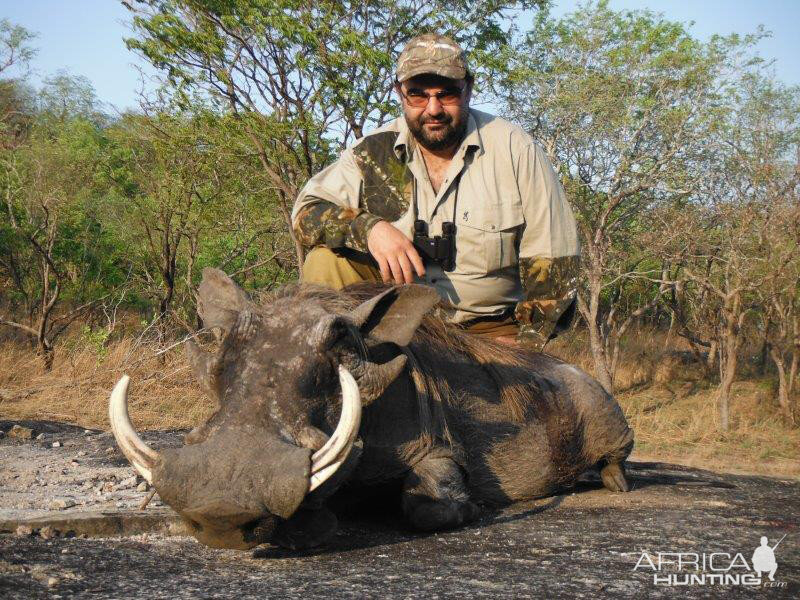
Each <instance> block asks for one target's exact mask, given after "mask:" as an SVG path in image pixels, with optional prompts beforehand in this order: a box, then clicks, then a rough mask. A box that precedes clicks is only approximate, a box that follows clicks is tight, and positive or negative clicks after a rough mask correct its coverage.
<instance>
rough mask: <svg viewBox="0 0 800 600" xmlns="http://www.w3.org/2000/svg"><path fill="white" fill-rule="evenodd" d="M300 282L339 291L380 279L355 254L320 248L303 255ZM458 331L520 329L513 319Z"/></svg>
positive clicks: (488, 333) (494, 333)
mask: <svg viewBox="0 0 800 600" xmlns="http://www.w3.org/2000/svg"><path fill="white" fill-rule="evenodd" d="M301 281H302V282H303V283H315V284H317V285H324V286H326V287H329V288H333V289H335V290H340V289H342V288H343V287H345V286H348V285H351V284H353V283H361V282H364V281H371V282H375V283H379V282H381V281H382V279H381V272H380V269H378V267H377V266H375V264H374V263H373V262H372V260H371V259H370V258H367V257H364V255H362V254H359V253H356V252H350V251H347V250H345V251H341V252H340V251H337V252H333V251H332V250H330V249H329V248H325V247H322V246H319V247H317V248H313V249H312V250H311V252H309V253H308V254H307V255H306V259H305V262H304V263H303V277H302V279H301ZM459 327H461V328H462V329H464V330H465V331H467V332H468V333H472V334H474V335H478V336H481V337H488V338H498V337H501V336H504V337H509V336H516V335H517V333H519V326H518V325H517V324H516V323H515V322H514V319H513V318H512V317H506V318H493V317H487V318H485V319H474V320H472V321H468V322H466V323H461V324H460V325H459Z"/></svg>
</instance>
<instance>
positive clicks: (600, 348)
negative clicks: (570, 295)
mask: <svg viewBox="0 0 800 600" xmlns="http://www.w3.org/2000/svg"><path fill="white" fill-rule="evenodd" d="M578 310H580V311H581V313H582V314H583V320H584V321H586V327H587V329H588V330H589V345H590V348H591V350H592V359H593V361H594V376H595V378H596V379H597V380H598V381H599V382H600V385H602V386H603V389H604V390H605V391H606V392H608V393H609V394H612V393H613V391H614V381H613V379H612V377H611V371H610V369H609V368H608V356H607V355H606V350H605V343H604V342H603V335H602V332H601V331H600V323H599V320H598V312H599V310H600V282H599V281H591V282H590V284H589V303H588V306H587V303H586V301H585V300H584V299H583V298H582V297H581V295H580V294H578Z"/></svg>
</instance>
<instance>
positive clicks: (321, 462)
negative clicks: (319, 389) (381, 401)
mask: <svg viewBox="0 0 800 600" xmlns="http://www.w3.org/2000/svg"><path fill="white" fill-rule="evenodd" d="M339 384H340V385H341V386H342V414H341V416H340V417H339V424H338V425H336V429H335V430H334V432H333V435H331V437H330V439H329V440H328V441H327V442H325V445H324V446H323V447H322V448H320V449H319V450H317V451H316V452H315V453H314V455H313V456H312V457H311V485H310V486H309V489H308V491H309V492H310V491H313V490H314V489H316V488H318V487H319V486H320V485H322V484H323V483H324V482H325V481H326V480H327V479H328V478H329V477H330V476H331V475H333V474H334V473H335V472H336V469H338V468H339V467H340V466H341V465H342V463H343V462H344V461H345V460H346V459H347V456H348V455H349V454H350V450H351V449H352V448H353V443H354V442H355V441H356V437H357V436H358V428H359V426H360V425H361V394H360V392H359V391H358V384H357V383H356V380H355V379H354V378H353V376H352V375H351V374H350V371H348V370H347V369H345V368H344V367H343V366H341V365H340V366H339Z"/></svg>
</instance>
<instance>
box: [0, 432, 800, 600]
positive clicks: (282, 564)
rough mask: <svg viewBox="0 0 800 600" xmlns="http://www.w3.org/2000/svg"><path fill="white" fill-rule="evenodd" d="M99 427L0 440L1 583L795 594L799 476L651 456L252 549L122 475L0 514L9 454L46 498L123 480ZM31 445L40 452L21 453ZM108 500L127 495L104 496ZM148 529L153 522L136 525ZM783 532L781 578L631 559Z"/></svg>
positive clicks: (362, 509) (271, 592)
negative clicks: (531, 497) (67, 500)
mask: <svg viewBox="0 0 800 600" xmlns="http://www.w3.org/2000/svg"><path fill="white" fill-rule="evenodd" d="M0 426H2V423H0ZM4 429H5V428H4ZM103 435H104V434H97V433H95V434H91V435H86V436H84V435H83V433H82V430H80V437H79V438H76V437H69V436H65V435H62V434H60V435H59V437H60V439H62V440H64V444H65V451H62V452H60V453H57V454H54V453H53V452H52V451H51V450H49V448H46V447H44V448H43V447H41V446H40V445H38V443H37V442H32V441H30V442H20V441H19V440H11V439H8V438H6V439H4V440H2V442H0V463H1V464H3V466H4V468H3V469H0V507H3V510H0V516H1V517H2V519H5V521H3V522H5V523H6V525H2V523H0V529H2V530H4V531H5V532H7V533H8V535H0V597H3V598H54V597H56V596H60V597H63V598H67V597H91V598H148V599H150V598H201V597H202V598H237V599H238V598H265V597H276V598H277V597H281V598H284V597H285V598H298V599H300V598H302V599H308V598H316V597H330V598H365V597H390V598H393V597H401V598H426V599H427V598H436V597H439V598H464V597H467V598H505V597H517V598H591V599H594V598H601V597H614V598H651V597H653V598H679V597H680V598H708V597H712V598H740V597H742V598H743V597H752V596H753V594H754V593H757V594H758V595H759V596H761V595H767V594H768V596H769V597H770V598H797V597H798V596H800V527H798V526H799V525H800V483H798V482H796V481H789V480H780V479H772V478H766V477H755V476H744V475H727V474H718V473H712V472H708V471H703V470H699V469H691V468H686V467H679V466H675V465H669V464H662V463H656V462H634V463H632V464H631V465H630V468H629V476H630V481H631V483H632V486H633V491H632V492H630V493H628V494H613V493H611V492H608V491H607V490H605V489H603V488H602V486H601V485H600V484H599V482H598V481H597V480H596V478H595V477H587V478H586V480H585V481H583V482H581V483H579V484H578V485H577V486H576V487H575V488H574V489H573V490H570V491H569V492H567V493H564V494H562V495H559V496H555V497H552V498H545V499H542V500H537V501H532V502H527V503H522V504H517V505H514V506H511V507H508V508H506V509H504V510H502V511H496V512H487V513H486V514H485V515H484V516H483V517H482V518H481V519H480V520H479V521H478V522H477V523H474V524H471V525H469V526H467V527H464V528H462V529H458V530H455V531H450V532H442V533H435V534H420V533H416V532H412V531H409V530H408V529H407V528H406V526H405V524H404V522H403V520H402V518H401V517H400V514H399V511H398V507H397V502H396V499H395V500H391V499H384V500H382V501H373V502H371V503H370V504H362V505H357V504H350V505H348V506H347V507H346V508H340V509H339V511H338V512H339V516H340V529H339V532H338V533H337V535H336V536H335V537H334V538H333V540H332V541H331V542H330V543H329V544H328V545H327V546H326V547H324V548H320V549H318V550H315V551H310V552H303V553H296V552H288V551H283V550H280V549H278V548H274V547H266V546H264V547H260V548H258V549H256V550H255V551H251V552H241V551H232V550H231V551H229V550H214V549H210V548H207V547H205V546H202V545H201V544H199V543H197V542H196V541H194V540H193V539H191V538H188V537H182V536H181V535H175V534H176V533H179V532H180V531H181V529H180V524H179V522H178V521H177V520H176V519H175V516H174V514H173V513H172V512H171V511H170V510H169V509H167V508H164V507H163V506H162V507H161V508H153V505H151V507H149V508H148V509H147V510H145V511H136V510H135V508H134V505H135V504H136V503H137V502H138V501H139V500H141V498H142V496H143V494H142V493H141V492H138V491H136V489H135V488H130V489H126V490H121V491H119V492H117V491H115V492H113V493H112V494H111V496H116V495H117V494H124V495H123V496H121V498H128V497H129V498H130V499H131V500H130V501H128V500H126V499H122V500H120V499H117V498H114V499H113V500H108V501H107V500H101V501H98V502H97V503H95V504H88V503H87V504H86V505H85V506H77V507H74V508H73V509H71V510H68V511H63V510H62V511H56V512H48V511H46V510H43V506H44V505H41V504H40V505H38V508H37V507H36V505H37V503H40V502H46V500H44V497H42V498H40V496H39V495H38V494H39V490H40V488H39V486H36V485H32V484H30V483H29V484H27V485H28V487H29V488H30V492H31V494H30V495H29V497H28V501H29V502H30V503H31V505H33V506H32V507H31V508H28V509H13V510H14V511H16V513H15V515H16V516H12V515H10V514H8V512H9V511H7V510H5V507H7V506H8V504H7V502H6V500H7V499H8V498H9V497H10V496H9V494H10V493H12V492H13V494H18V495H17V496H15V497H16V498H22V497H23V496H24V495H23V492H22V488H23V487H24V486H22V485H18V487H13V486H14V485H17V484H14V482H16V481H17V479H19V478H20V477H22V476H23V472H24V469H23V468H22V467H21V465H20V458H26V459H27V460H28V461H29V466H30V467H31V468H34V469H38V470H39V476H40V477H42V478H44V479H45V480H49V485H48V487H47V488H44V490H43V491H44V492H47V493H50V494H51V497H52V494H53V492H56V493H57V494H59V495H65V496H72V495H74V494H73V492H72V491H70V490H72V489H73V488H75V489H77V485H79V483H78V484H76V483H75V481H78V482H83V481H85V480H86V479H87V478H91V479H92V481H93V482H95V483H96V484H98V485H99V484H101V483H102V482H103V481H106V480H108V481H110V480H111V477H112V475H117V476H118V477H116V478H114V479H113V480H114V481H117V482H121V481H124V480H125V479H126V478H130V477H131V473H130V469H129V468H128V467H127V466H126V465H125V463H124V461H123V460H122V458H121V457H120V456H117V454H118V453H116V452H115V453H114V455H112V456H108V455H106V453H105V448H106V447H108V445H109V442H108V438H107V437H103ZM95 438H99V439H95ZM78 439H80V440H81V441H80V443H79V442H78ZM146 439H147V441H148V443H152V444H153V445H154V446H156V447H163V446H164V445H174V444H177V443H180V436H179V435H178V434H177V433H169V434H156V433H148V434H146ZM78 448H80V450H83V451H86V452H87V454H86V456H85V460H84V459H82V460H81V465H80V467H78V468H77V470H75V469H73V470H71V471H70V470H67V473H66V474H62V473H61V471H62V469H63V467H62V463H60V462H58V461H61V460H63V461H66V462H67V463H68V462H69V460H70V458H71V457H73V456H74V455H75V454H74V452H72V450H74V451H75V452H77V451H78ZM37 452H43V453H45V454H47V455H48V456H49V457H50V459H49V460H51V461H53V463H52V464H50V463H47V462H39V461H38V459H37V460H32V459H34V458H36V457H37V456H38V455H37ZM62 455H63V456H62ZM9 459H10V462H9ZM46 466H50V467H51V468H50V470H45V467H46ZM14 475H16V476H17V477H16V479H15V478H14ZM10 484H13V485H12V488H13V489H12V490H11V492H9V489H8V486H9V485H10ZM84 494H90V495H94V492H92V491H91V489H90V490H89V491H88V492H84ZM125 495H129V496H125ZM119 501H121V502H123V503H125V504H126V508H121V509H117V508H115V507H114V506H113V505H114V504H115V503H116V502H119ZM128 506H129V508H127V507H128ZM23 513H24V514H23ZM34 514H38V515H39V518H38V520H36V519H33V518H32V515H34ZM25 515H27V517H26V516H25ZM137 515H138V517H137ZM137 518H138V519H139V521H138V524H136V523H137V521H136V519H137ZM2 519H0V521H2ZM14 519H16V521H14ZM20 519H23V520H25V519H27V521H25V522H26V523H28V524H27V525H24V527H27V529H24V532H25V534H24V535H16V536H15V535H13V533H14V531H15V530H16V529H17V526H22V525H21V521H20ZM58 519H61V521H58ZM15 522H16V524H17V525H16V526H14V527H13V528H12V526H11V525H12V524H13V523H15ZM48 527H49V528H50V529H48V530H46V534H45V535H42V533H41V532H42V529H44V528H48ZM153 531H156V532H159V533H146V532H153ZM32 533H36V534H37V535H31V534H32ZM784 534H786V537H785V538H784V539H783V541H782V542H781V545H780V546H779V547H778V548H777V549H776V550H775V558H776V560H777V563H778V570H777V572H776V574H775V580H776V582H777V583H778V584H779V585H780V586H781V587H774V588H771V589H763V590H754V589H752V586H742V585H727V586H724V585H716V584H712V585H692V586H680V587H672V586H666V585H656V584H654V578H653V572H652V570H650V569H647V568H639V569H635V567H636V565H637V562H639V561H640V559H641V557H642V553H643V552H646V553H647V556H648V557H651V558H652V560H653V561H657V556H658V552H662V553H663V552H684V553H696V554H698V555H700V554H702V553H704V552H705V553H707V554H710V553H712V552H724V553H729V554H730V555H731V556H734V555H735V554H736V553H741V554H742V556H743V557H744V559H745V560H746V561H747V563H748V564H749V563H750V560H751V557H752V553H753V550H754V549H755V548H756V547H757V546H758V545H759V539H760V537H761V536H762V535H764V536H767V537H768V538H769V543H770V545H774V544H775V543H776V542H777V541H778V540H779V539H780V538H781V536H783V535H784ZM82 535H89V536H120V535H122V536H125V537H104V538H103V537H88V538H83V537H81V536H82ZM673 558H674V557H673ZM725 566H727V564H726V565H725ZM664 568H665V569H668V568H670V567H669V565H666V566H665V567H664ZM673 568H674V565H673ZM683 572H684V573H686V571H685V570H684V571H683ZM732 572H733V573H736V570H735V569H734V570H732ZM664 574H666V571H664ZM764 580H765V581H766V578H764Z"/></svg>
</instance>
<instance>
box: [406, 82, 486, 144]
mask: <svg viewBox="0 0 800 600" xmlns="http://www.w3.org/2000/svg"><path fill="white" fill-rule="evenodd" d="M396 89H397V92H398V95H399V96H400V98H401V101H402V103H403V113H404V114H405V117H406V123H408V128H409V129H410V130H411V133H412V134H414V137H415V138H416V140H417V141H418V142H419V143H420V144H421V145H422V146H423V147H425V148H427V149H428V150H433V151H436V150H444V149H446V148H449V147H451V146H453V145H455V144H457V143H459V142H460V141H461V140H462V138H463V137H464V133H465V132H466V130H467V117H468V115H469V98H470V93H471V91H472V90H471V89H470V88H469V86H468V85H467V83H466V81H465V80H463V79H460V80H457V79H447V78H446V77H440V76H438V75H418V76H416V77H412V78H411V79H408V80H406V81H404V82H403V83H401V84H400V85H399V86H397V88H396Z"/></svg>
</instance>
